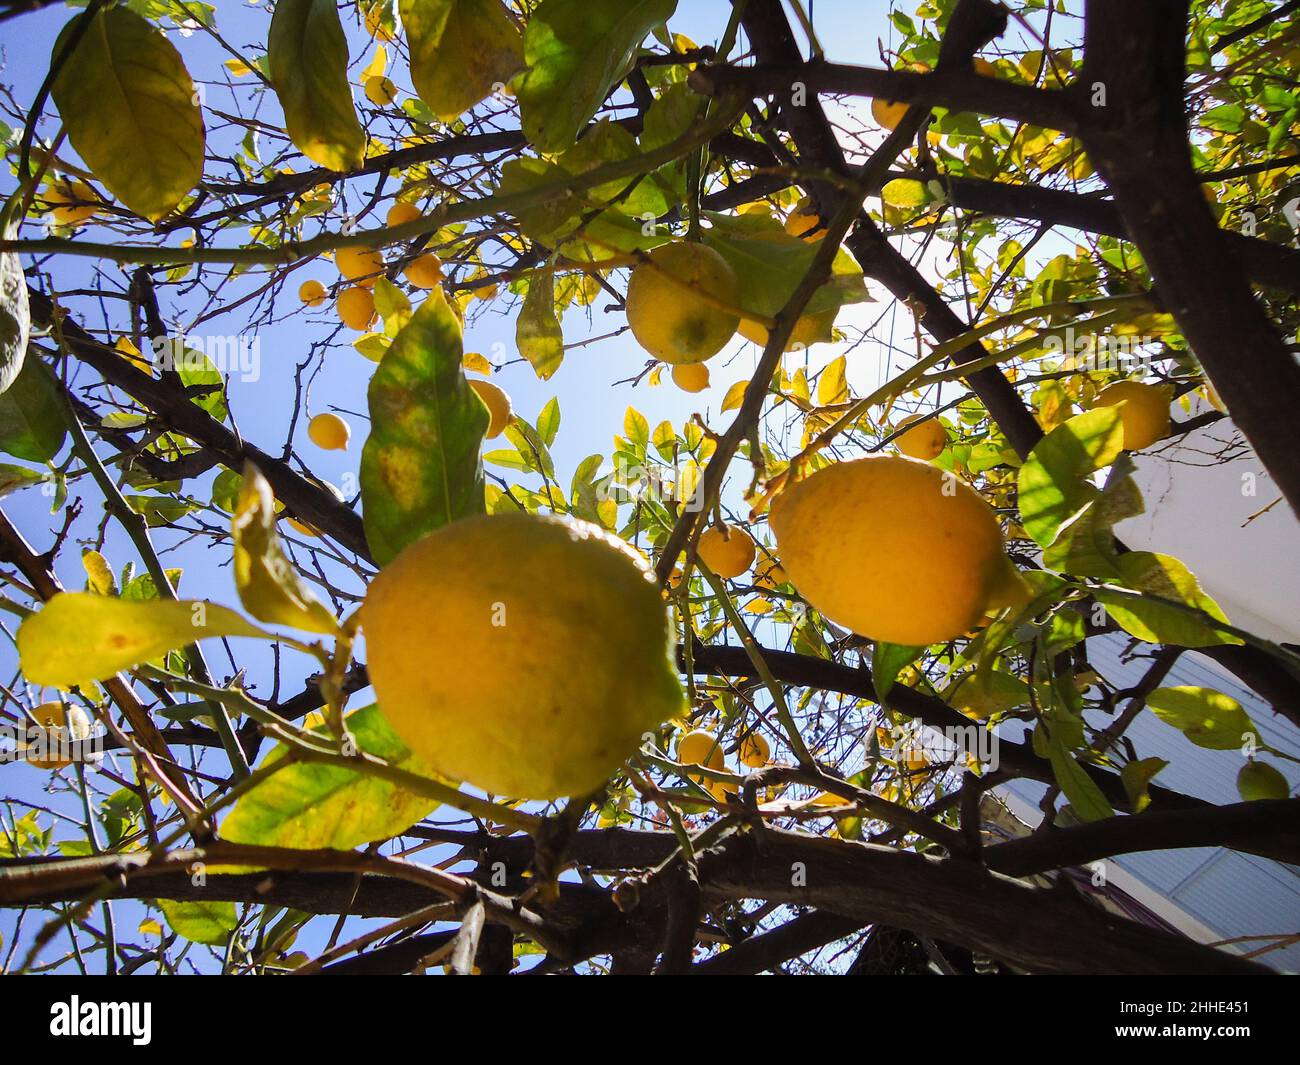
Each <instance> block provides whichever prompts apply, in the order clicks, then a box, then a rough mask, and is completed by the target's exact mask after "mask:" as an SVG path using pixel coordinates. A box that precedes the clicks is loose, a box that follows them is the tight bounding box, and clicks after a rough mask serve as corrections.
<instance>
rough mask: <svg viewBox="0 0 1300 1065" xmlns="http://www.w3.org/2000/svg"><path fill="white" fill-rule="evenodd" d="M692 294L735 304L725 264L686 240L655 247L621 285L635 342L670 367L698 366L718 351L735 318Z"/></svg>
mask: <svg viewBox="0 0 1300 1065" xmlns="http://www.w3.org/2000/svg"><path fill="white" fill-rule="evenodd" d="M697 292H703V293H707V294H708V295H709V296H711V297H713V299H715V300H718V301H720V302H721V303H724V304H726V305H727V306H730V307H734V306H736V304H737V303H738V302H739V299H740V285H739V283H738V282H737V281H736V274H735V271H734V270H732V269H731V266H730V265H729V264H728V263H727V260H726V259H724V258H723V257H722V256H721V255H719V254H718V253H717V252H716V251H714V250H713V249H712V248H708V247H705V246H704V245H703V244H695V243H690V242H687V241H678V242H676V243H673V244H664V245H662V246H660V247H658V248H655V250H654V251H652V252H651V253H650V262H648V263H642V264H641V265H640V266H638V267H637V268H636V269H635V270H633V271H632V278H631V280H630V281H629V282H628V285H627V324H628V325H629V326H631V328H632V335H633V336H634V337H636V340H637V343H638V344H640V345H641V346H642V347H643V348H645V349H646V351H648V352H650V354H651V355H653V356H654V357H655V358H656V359H661V360H662V361H664V362H668V363H672V364H673V365H676V364H678V363H684V362H704V361H705V360H706V359H711V358H712V357H713V356H714V355H716V354H717V353H718V352H719V351H721V350H722V347H723V345H724V344H726V343H727V341H728V340H730V339H731V338H732V336H733V335H734V334H735V332H736V326H737V325H739V324H740V318H739V316H738V315H736V314H734V313H732V312H730V311H726V310H723V309H722V308H721V307H719V306H718V305H717V304H714V303H711V302H709V301H708V300H705V299H701V298H700V297H699V296H698V295H696V294H695V293H697Z"/></svg>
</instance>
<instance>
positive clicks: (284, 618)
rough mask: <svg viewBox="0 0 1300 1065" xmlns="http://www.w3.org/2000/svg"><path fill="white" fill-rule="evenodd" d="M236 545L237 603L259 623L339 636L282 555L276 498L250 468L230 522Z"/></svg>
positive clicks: (330, 617)
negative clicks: (263, 622)
mask: <svg viewBox="0 0 1300 1065" xmlns="http://www.w3.org/2000/svg"><path fill="white" fill-rule="evenodd" d="M231 532H232V534H233V535H234V540H235V587H237V588H238V589H239V601H240V602H241V603H243V604H244V609H245V610H247V611H248V612H249V613H250V614H252V615H253V617H255V618H257V620H258V621H266V622H269V623H271V624H273V625H288V626H290V627H291V628H295V629H305V630H306V631H308V632H319V633H323V634H325V635H326V636H335V635H338V633H339V624H338V621H337V620H335V618H334V614H333V612H332V611H331V610H330V609H329V608H328V607H327V606H325V604H324V603H322V602H321V601H320V600H319V599H317V598H316V596H315V595H313V594H312V592H311V589H309V588H308V587H307V586H306V584H304V583H303V581H302V580H301V579H300V578H299V576H298V574H297V572H296V571H295V570H294V568H293V563H292V562H290V561H289V558H288V556H287V555H285V553H284V545H283V544H282V543H281V542H280V534H279V533H278V532H277V531H276V526H275V498H274V496H272V494H271V486H270V484H268V483H267V480H266V478H265V477H263V476H262V474H261V472H260V471H259V470H258V469H257V467H255V466H254V465H253V464H252V463H251V462H250V463H246V464H245V465H244V484H243V487H242V488H241V489H240V492H239V501H238V503H237V505H236V507H235V515H234V517H233V518H232V519H231Z"/></svg>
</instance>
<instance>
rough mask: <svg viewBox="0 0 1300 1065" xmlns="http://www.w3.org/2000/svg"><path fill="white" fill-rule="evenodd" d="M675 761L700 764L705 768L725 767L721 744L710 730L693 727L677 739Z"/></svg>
mask: <svg viewBox="0 0 1300 1065" xmlns="http://www.w3.org/2000/svg"><path fill="white" fill-rule="evenodd" d="M677 761H679V762H681V763H682V765H702V766H704V767H705V768H706V769H725V768H726V766H727V761H726V758H724V757H723V754H722V745H721V744H720V743H718V738H717V737H716V736H715V735H714V734H713V733H712V732H705V731H704V730H703V729H694V730H692V731H691V732H688V733H686V734H685V735H684V736H683V737H682V738H681V739H680V740H678V741H677Z"/></svg>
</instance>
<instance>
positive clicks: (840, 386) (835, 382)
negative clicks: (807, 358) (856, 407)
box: [817, 355, 849, 407]
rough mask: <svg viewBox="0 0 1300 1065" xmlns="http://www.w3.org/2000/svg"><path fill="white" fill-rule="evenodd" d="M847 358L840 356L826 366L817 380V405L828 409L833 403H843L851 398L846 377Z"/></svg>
mask: <svg viewBox="0 0 1300 1065" xmlns="http://www.w3.org/2000/svg"><path fill="white" fill-rule="evenodd" d="M846 361H847V360H846V358H845V356H843V355H840V356H838V357H836V358H834V359H832V360H831V361H830V362H829V363H827V364H826V368H825V369H824V370H822V375H821V377H819V378H818V379H817V405H818V406H820V407H828V406H830V405H831V404H832V403H843V402H845V401H846V400H847V399H848V398H849V382H848V380H847V379H846V378H845V376H844V366H845V363H846Z"/></svg>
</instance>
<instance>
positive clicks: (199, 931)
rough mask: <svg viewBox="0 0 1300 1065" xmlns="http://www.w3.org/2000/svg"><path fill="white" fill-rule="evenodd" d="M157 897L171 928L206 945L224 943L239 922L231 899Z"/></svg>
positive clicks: (219, 945) (212, 945) (217, 945)
mask: <svg viewBox="0 0 1300 1065" xmlns="http://www.w3.org/2000/svg"><path fill="white" fill-rule="evenodd" d="M157 901H158V905H159V907H160V908H161V909H162V912H163V916H164V917H166V918H167V923H168V925H170V926H171V929H172V931H173V932H175V933H176V934H177V935H182V936H184V937H185V938H186V939H189V940H193V941H194V942H195V943H202V944H204V945H205V946H209V947H224V946H225V945H226V940H228V939H229V938H230V933H231V932H233V931H234V930H235V927H236V925H238V923H239V919H238V917H237V916H236V914H235V904H234V903H233V902H182V901H179V900H177V899H158V900H157Z"/></svg>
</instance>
